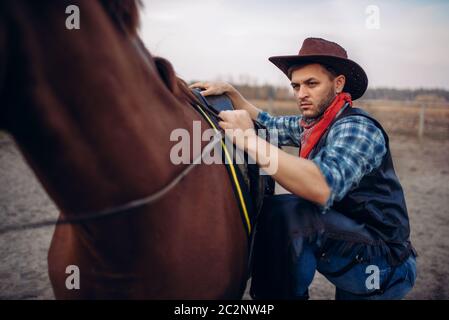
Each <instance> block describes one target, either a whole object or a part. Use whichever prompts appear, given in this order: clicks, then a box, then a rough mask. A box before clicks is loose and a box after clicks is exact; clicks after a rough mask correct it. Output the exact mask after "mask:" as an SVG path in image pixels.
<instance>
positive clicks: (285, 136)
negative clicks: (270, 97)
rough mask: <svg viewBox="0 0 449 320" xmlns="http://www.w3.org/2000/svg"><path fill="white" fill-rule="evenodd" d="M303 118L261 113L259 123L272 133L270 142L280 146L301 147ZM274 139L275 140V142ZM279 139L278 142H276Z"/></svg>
mask: <svg viewBox="0 0 449 320" xmlns="http://www.w3.org/2000/svg"><path fill="white" fill-rule="evenodd" d="M300 119H301V116H299V115H298V116H277V117H274V116H272V115H270V114H269V113H268V112H264V111H261V112H259V114H258V115H257V121H258V122H260V123H261V124H263V125H264V126H265V127H266V128H267V129H268V131H269V132H270V138H271V139H270V142H271V143H272V144H276V142H277V144H278V145H279V146H292V147H299V138H300V135H301V132H302V128H301V127H300V125H299V121H300ZM273 138H274V140H273ZM276 138H277V140H276Z"/></svg>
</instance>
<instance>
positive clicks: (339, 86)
mask: <svg viewBox="0 0 449 320" xmlns="http://www.w3.org/2000/svg"><path fill="white" fill-rule="evenodd" d="M334 83H335V92H336V93H340V92H343V88H344V87H345V83H346V77H345V76H344V75H342V74H341V75H339V76H337V77H336V78H335V80H334Z"/></svg>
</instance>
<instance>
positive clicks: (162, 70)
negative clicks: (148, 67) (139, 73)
mask: <svg viewBox="0 0 449 320" xmlns="http://www.w3.org/2000/svg"><path fill="white" fill-rule="evenodd" d="M154 63H155V64H156V68H157V71H158V73H159V76H160V77H161V79H162V81H164V83H165V85H166V86H167V88H168V89H169V90H170V91H171V92H173V93H174V94H176V93H177V92H176V91H177V83H176V75H175V70H174V69H173V66H172V65H171V63H170V62H169V61H168V60H167V59H164V58H161V57H155V58H154Z"/></svg>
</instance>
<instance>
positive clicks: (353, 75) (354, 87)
mask: <svg viewBox="0 0 449 320" xmlns="http://www.w3.org/2000/svg"><path fill="white" fill-rule="evenodd" d="M268 60H270V61H271V62H272V63H273V64H274V65H276V66H277V67H278V68H279V69H281V70H282V72H284V73H285V74H286V75H287V77H288V78H289V79H291V72H292V70H294V68H295V67H299V66H302V65H306V64H311V63H319V64H322V65H325V66H329V67H331V68H332V69H334V70H335V71H336V72H337V74H343V75H344V76H345V77H346V82H345V87H344V88H343V91H345V92H348V93H350V94H351V97H352V100H356V99H358V98H360V97H361V96H362V95H363V93H365V91H366V88H367V87H368V77H367V76H366V73H365V71H364V70H363V69H362V67H361V66H359V65H358V64H357V63H355V62H354V61H352V60H350V59H348V54H347V53H346V50H345V49H343V48H342V47H341V46H340V45H338V44H337V43H335V42H331V41H327V40H324V39H321V38H307V39H305V40H304V42H303V44H302V46H301V49H300V50H299V53H298V54H297V55H289V56H274V57H270V58H268Z"/></svg>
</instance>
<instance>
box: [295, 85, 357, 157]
mask: <svg viewBox="0 0 449 320" xmlns="http://www.w3.org/2000/svg"><path fill="white" fill-rule="evenodd" d="M346 102H349V105H350V106H351V107H352V100H351V95H350V94H349V93H345V92H341V93H339V94H337V96H336V97H335V99H334V100H333V101H332V103H331V104H330V106H329V107H328V108H327V109H326V111H324V114H323V115H322V116H321V117H320V118H318V119H317V120H315V121H313V122H311V123H308V122H306V121H305V120H304V119H301V121H300V122H299V125H300V126H301V127H303V128H304V131H303V133H302V135H301V149H300V150H299V156H300V157H301V158H307V157H308V156H309V154H310V152H311V151H312V150H313V148H314V147H315V145H316V144H317V143H318V141H320V139H321V137H322V136H323V134H324V132H325V131H326V129H327V128H328V127H329V125H330V124H331V122H332V120H334V118H335V116H336V115H337V114H338V112H339V111H340V110H341V108H343V106H344V105H345V104H346Z"/></svg>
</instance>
